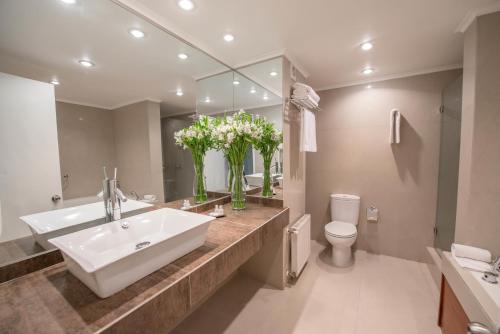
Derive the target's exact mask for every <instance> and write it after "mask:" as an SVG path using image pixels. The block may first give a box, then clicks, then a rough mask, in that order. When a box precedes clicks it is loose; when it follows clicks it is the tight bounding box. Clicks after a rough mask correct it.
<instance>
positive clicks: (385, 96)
mask: <svg viewBox="0 0 500 334" xmlns="http://www.w3.org/2000/svg"><path fill="white" fill-rule="evenodd" d="M459 75H460V71H459V70H454V71H446V72H439V73H432V74H426V75H419V76H413V77H407V78H402V79H394V80H388V81H383V82H377V83H374V84H373V85H372V86H373V88H372V89H367V88H366V86H365V85H360V86H353V87H346V88H340V89H332V90H328V91H322V92H320V96H321V102H320V105H321V108H322V110H321V111H319V112H316V126H317V140H318V152H317V153H308V156H307V202H306V203H307V206H306V208H307V211H308V212H310V213H311V214H312V225H313V226H312V237H313V238H314V239H318V240H324V225H325V224H326V223H328V222H330V220H331V218H330V206H329V200H330V198H329V195H330V194H331V193H347V194H356V195H359V196H361V211H360V219H359V226H358V240H357V247H358V248H360V249H365V250H368V251H371V252H375V253H381V254H387V255H392V256H397V257H402V258H407V259H412V260H417V261H423V260H424V259H425V258H426V254H425V252H426V250H425V247H426V246H429V245H432V243H433V227H434V222H435V215H436V200H437V178H438V161H439V131H440V121H439V120H440V115H439V107H440V105H441V92H442V90H443V88H444V87H445V86H446V85H447V84H449V83H450V82H451V81H453V80H454V79H456V78H457V77H458V76H459ZM393 108H397V109H398V110H399V111H400V112H401V114H402V116H403V120H402V126H401V144H399V145H394V146H391V145H390V144H389V112H390V110H391V109H393ZM371 205H373V206H375V207H377V208H378V209H379V210H380V220H379V222H378V223H367V221H366V207H368V206H371Z"/></svg>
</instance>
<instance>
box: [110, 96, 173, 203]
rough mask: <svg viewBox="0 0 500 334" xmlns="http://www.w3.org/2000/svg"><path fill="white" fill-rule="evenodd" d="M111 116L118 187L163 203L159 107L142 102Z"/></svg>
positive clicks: (122, 108)
mask: <svg viewBox="0 0 500 334" xmlns="http://www.w3.org/2000/svg"><path fill="white" fill-rule="evenodd" d="M112 112H113V122H114V131H115V152H116V166H117V167H118V179H119V180H120V187H121V188H122V190H123V191H125V192H130V191H136V192H137V193H138V194H139V195H141V196H142V195H144V194H154V195H156V196H157V198H158V199H159V200H160V201H163V198H164V193H163V175H162V169H163V166H162V153H161V125H160V105H159V104H158V103H156V102H151V101H143V102H138V103H134V104H131V105H128V106H125V107H121V108H118V109H115V110H113V111H112Z"/></svg>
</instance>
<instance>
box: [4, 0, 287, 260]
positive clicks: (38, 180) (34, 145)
mask: <svg viewBox="0 0 500 334" xmlns="http://www.w3.org/2000/svg"><path fill="white" fill-rule="evenodd" d="M48 22H50V24H47V23H48ZM0 30H1V31H2V34H1V35H0V267H1V266H3V265H6V264H12V263H14V262H16V261H19V260H22V259H26V258H29V257H33V256H36V255H38V254H43V253H46V252H49V251H51V249H52V248H53V247H52V246H51V244H50V243H49V242H48V239H49V238H50V237H52V236H57V235H61V234H66V233H70V232H73V231H76V230H79V229H83V228H87V227H88V226H90V225H89V224H93V225H95V224H102V223H104V222H105V221H104V218H103V212H104V208H103V204H102V200H101V199H100V198H99V197H98V196H97V194H98V193H99V192H100V191H101V189H102V180H103V167H104V166H105V167H107V172H108V174H112V173H113V171H114V169H115V168H116V169H117V173H118V175H117V179H118V180H119V187H120V188H121V189H122V191H123V192H124V193H125V195H126V196H127V197H128V198H129V200H128V201H127V202H126V203H125V204H124V206H123V208H122V210H123V211H124V212H133V211H135V210H138V209H141V208H146V207H148V206H151V205H154V204H155V203H162V202H170V201H174V200H178V199H182V198H187V197H190V196H192V194H193V164H192V160H191V156H190V153H189V151H185V150H182V148H180V147H179V146H176V145H175V142H174V141H173V133H174V132H175V131H178V130H179V129H181V128H183V127H186V126H189V124H191V123H192V121H193V119H194V118H195V117H193V115H195V116H196V115H199V114H206V115H211V116H218V115H225V114H231V113H234V112H235V111H238V110H240V109H245V110H246V111H247V112H249V113H252V114H255V115H261V116H265V117H266V118H267V119H269V120H270V121H272V122H274V123H275V124H276V127H277V128H279V129H281V127H282V109H283V108H282V97H281V94H282V93H281V85H282V78H281V72H282V61H281V58H275V59H271V60H268V61H266V62H262V63H258V64H254V65H251V66H247V67H244V68H241V69H236V70H234V69H230V68H228V67H227V66H225V65H224V64H222V63H221V62H219V61H217V60H216V59H214V58H212V57H210V56H209V55H207V54H205V53H204V52H202V51H200V50H199V49H197V48H196V47H194V46H191V45H189V44H188V43H186V42H184V41H182V40H180V39H178V38H176V37H174V36H173V35H171V34H169V33H168V32H167V31H165V30H163V29H161V28H160V27H158V26H156V25H154V24H152V23H151V22H149V21H147V20H145V19H144V18H142V17H140V16H138V15H135V13H133V12H131V11H130V10H128V9H126V8H124V7H122V6H120V5H118V4H117V3H115V2H113V1H108V0H85V1H77V2H75V3H74V4H69V3H67V2H64V1H61V0H23V1H19V0H3V1H2V2H1V4H0ZM206 159H207V161H206V164H205V169H206V172H205V175H206V179H207V186H208V189H209V190H210V191H213V192H214V193H217V192H224V190H225V189H227V166H226V165H225V160H224V157H223V156H222V155H221V154H220V152H217V151H213V152H209V154H208V155H207V158H206ZM273 164H274V165H275V167H274V171H273V177H274V178H275V179H274V180H273V181H275V182H276V185H277V186H276V191H277V196H279V193H280V191H279V189H280V188H279V186H278V184H279V180H280V175H281V172H282V163H281V155H280V154H279V152H277V154H276V155H275V161H273ZM245 173H246V175H247V177H248V183H249V186H251V187H255V188H257V187H258V185H259V182H261V181H260V180H259V173H262V164H261V163H260V160H259V156H258V154H256V153H255V152H254V151H253V150H249V152H248V159H247V161H246V162H245ZM82 207H84V208H85V210H83V209H81V208H82ZM60 210H66V211H64V215H63V216H62V217H61V215H59V212H61V211H60ZM41 212H44V214H42V215H36V217H33V214H38V213H41Z"/></svg>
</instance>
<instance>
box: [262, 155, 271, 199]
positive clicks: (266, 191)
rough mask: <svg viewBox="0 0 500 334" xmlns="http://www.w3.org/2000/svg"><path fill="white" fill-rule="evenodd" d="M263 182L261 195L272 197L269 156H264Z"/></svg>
mask: <svg viewBox="0 0 500 334" xmlns="http://www.w3.org/2000/svg"><path fill="white" fill-rule="evenodd" d="M263 160H264V182H263V184H262V197H273V187H272V185H271V161H272V157H271V158H264V159H263Z"/></svg>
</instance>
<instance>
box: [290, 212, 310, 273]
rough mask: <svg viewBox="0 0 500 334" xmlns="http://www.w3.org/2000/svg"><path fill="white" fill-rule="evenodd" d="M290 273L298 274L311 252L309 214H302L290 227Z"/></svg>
mask: <svg viewBox="0 0 500 334" xmlns="http://www.w3.org/2000/svg"><path fill="white" fill-rule="evenodd" d="M290 244H291V255H290V259H291V268H290V272H291V275H292V276H294V277H297V276H299V274H300V272H301V271H302V269H303V268H304V266H305V265H306V263H307V260H308V259H309V254H310V253H311V215H310V214H306V215H303V216H302V217H301V218H300V219H299V220H298V221H297V222H296V223H295V224H294V225H293V226H291V227H290Z"/></svg>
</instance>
